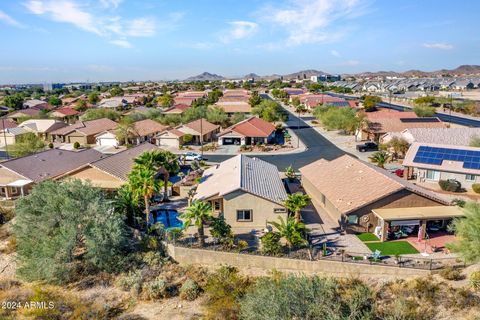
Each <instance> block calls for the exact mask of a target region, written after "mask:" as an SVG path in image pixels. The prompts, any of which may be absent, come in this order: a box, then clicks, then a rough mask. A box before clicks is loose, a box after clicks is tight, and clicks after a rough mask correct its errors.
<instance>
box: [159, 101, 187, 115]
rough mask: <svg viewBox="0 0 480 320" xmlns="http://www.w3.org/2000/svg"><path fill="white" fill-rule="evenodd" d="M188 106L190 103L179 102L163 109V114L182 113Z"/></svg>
mask: <svg viewBox="0 0 480 320" xmlns="http://www.w3.org/2000/svg"><path fill="white" fill-rule="evenodd" d="M188 108H190V105H187V104H183V103H179V104H176V105H174V106H173V107H170V108H168V109H166V110H165V111H163V114H182V113H184V112H185V110H187V109H188Z"/></svg>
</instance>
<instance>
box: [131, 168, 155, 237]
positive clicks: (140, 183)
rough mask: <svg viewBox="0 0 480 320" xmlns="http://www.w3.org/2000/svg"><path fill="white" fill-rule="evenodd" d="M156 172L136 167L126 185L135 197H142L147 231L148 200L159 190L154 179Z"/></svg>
mask: <svg viewBox="0 0 480 320" xmlns="http://www.w3.org/2000/svg"><path fill="white" fill-rule="evenodd" d="M155 176H156V171H155V170H153V169H151V168H147V167H144V166H136V167H134V168H133V170H132V171H131V172H130V174H129V175H128V184H129V185H130V188H131V190H132V191H133V193H134V194H135V196H136V197H138V198H140V197H143V200H144V202H145V215H146V219H145V220H146V222H147V230H148V225H149V222H150V199H151V198H152V196H153V195H154V194H155V193H157V192H158V190H159V189H160V188H161V185H160V183H159V182H158V181H157V179H155Z"/></svg>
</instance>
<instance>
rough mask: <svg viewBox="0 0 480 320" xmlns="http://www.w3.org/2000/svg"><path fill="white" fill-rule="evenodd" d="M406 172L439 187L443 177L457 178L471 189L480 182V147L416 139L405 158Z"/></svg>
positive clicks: (464, 186) (411, 176) (445, 178)
mask: <svg viewBox="0 0 480 320" xmlns="http://www.w3.org/2000/svg"><path fill="white" fill-rule="evenodd" d="M403 165H404V166H405V173H404V176H405V178H407V179H415V180H416V181H417V182H418V183H424V184H425V185H426V186H430V187H435V188H437V187H438V182H439V181H440V180H448V179H454V180H457V181H458V182H460V184H461V186H462V187H463V188H466V189H471V188H472V185H473V184H474V183H480V148H476V147H467V146H456V145H448V144H434V143H423V142H414V143H413V144H412V145H411V146H410V148H409V149H408V152H407V154H406V155H405V160H403Z"/></svg>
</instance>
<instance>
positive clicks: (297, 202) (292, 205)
mask: <svg viewBox="0 0 480 320" xmlns="http://www.w3.org/2000/svg"><path fill="white" fill-rule="evenodd" d="M309 202H310V197H309V196H308V195H306V194H303V193H301V192H297V193H294V194H289V195H288V197H287V200H285V202H284V203H283V204H284V205H285V207H286V208H287V209H288V210H290V211H291V212H294V213H295V222H297V223H299V222H300V219H301V217H300V210H302V209H303V208H305V207H306V206H308V204H309Z"/></svg>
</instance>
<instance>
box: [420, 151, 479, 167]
mask: <svg viewBox="0 0 480 320" xmlns="http://www.w3.org/2000/svg"><path fill="white" fill-rule="evenodd" d="M444 160H451V161H461V162H463V167H464V168H465V169H480V151H472V150H458V149H447V148H436V147H427V146H420V147H419V148H418V151H417V154H416V155H415V158H414V159H413V162H418V163H426V164H434V165H441V164H442V161H444Z"/></svg>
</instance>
